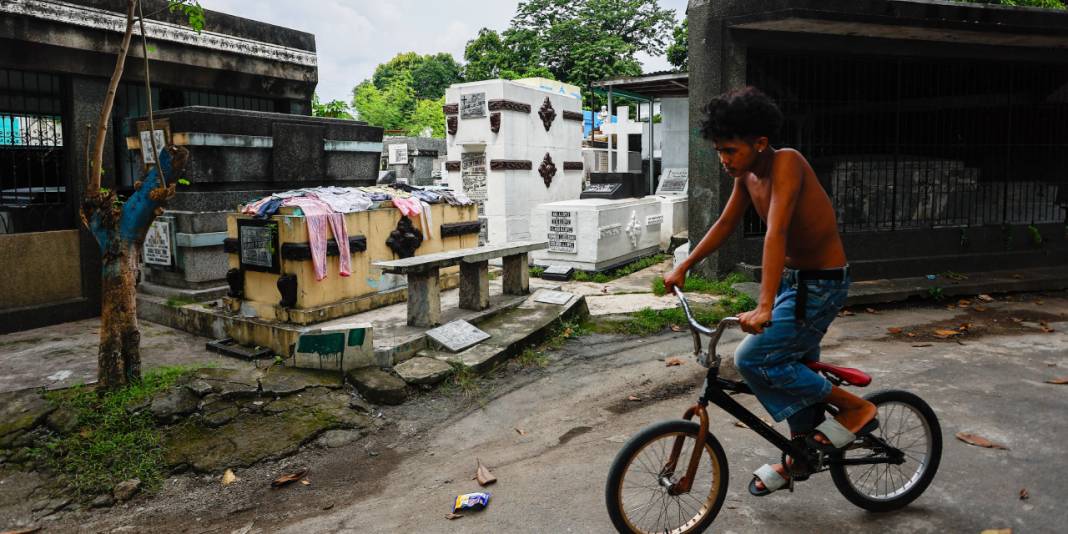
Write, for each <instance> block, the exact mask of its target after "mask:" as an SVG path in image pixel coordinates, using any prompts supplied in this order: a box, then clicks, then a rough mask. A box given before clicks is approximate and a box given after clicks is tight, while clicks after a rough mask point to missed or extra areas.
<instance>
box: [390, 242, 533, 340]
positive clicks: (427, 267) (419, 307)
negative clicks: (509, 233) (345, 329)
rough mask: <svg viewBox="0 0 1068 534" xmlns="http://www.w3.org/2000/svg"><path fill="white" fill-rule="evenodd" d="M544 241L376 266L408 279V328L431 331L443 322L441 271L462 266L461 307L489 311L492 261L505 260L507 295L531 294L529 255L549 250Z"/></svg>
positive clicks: (456, 251)
mask: <svg viewBox="0 0 1068 534" xmlns="http://www.w3.org/2000/svg"><path fill="white" fill-rule="evenodd" d="M546 246H547V244H546V243H545V242H544V241H541V242H534V241H517V242H513V243H509V244H506V245H488V246H484V247H476V248H466V249H461V250H450V251H448V252H437V253H434V254H425V255H422V256H413V257H411V258H405V259H402V260H390V261H376V262H374V264H373V265H374V266H375V267H377V268H379V269H382V272H384V273H389V274H403V275H405V276H407V277H408V324H409V325H411V326H421V327H429V326H435V325H437V324H439V323H440V322H441V290H440V288H439V286H438V275H439V272H440V270H441V269H443V268H445V267H451V266H453V265H459V266H460V307H461V308H463V309H465V310H476V311H477V310H484V309H486V308H488V307H489V260H491V259H495V258H503V259H504V278H503V279H502V285H503V286H504V294H506V295H526V294H527V293H528V292H529V291H530V272H529V270H528V269H529V267H528V262H527V254H528V253H530V252H531V251H534V250H541V249H543V248H546Z"/></svg>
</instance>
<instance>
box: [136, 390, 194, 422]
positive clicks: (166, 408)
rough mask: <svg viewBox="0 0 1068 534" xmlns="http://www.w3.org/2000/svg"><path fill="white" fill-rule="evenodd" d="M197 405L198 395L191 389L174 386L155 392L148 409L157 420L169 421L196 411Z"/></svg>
mask: <svg viewBox="0 0 1068 534" xmlns="http://www.w3.org/2000/svg"><path fill="white" fill-rule="evenodd" d="M199 405H200V396H199V395H197V394H196V393H194V392H193V390H191V389H189V388H186V387H183V386H176V387H172V388H169V389H167V390H164V391H161V392H159V393H157V394H156V396H155V397H153V398H152V405H151V406H149V408H148V409H149V411H151V412H152V417H155V418H156V420H157V421H170V420H172V419H174V418H176V417H179V416H183V415H188V414H191V413H193V412H195V411H197V407H198V406H199Z"/></svg>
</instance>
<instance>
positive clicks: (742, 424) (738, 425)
mask: <svg viewBox="0 0 1068 534" xmlns="http://www.w3.org/2000/svg"><path fill="white" fill-rule="evenodd" d="M734 426H736V427H738V428H749V425H747V424H745V423H743V422H741V421H735V422H734Z"/></svg>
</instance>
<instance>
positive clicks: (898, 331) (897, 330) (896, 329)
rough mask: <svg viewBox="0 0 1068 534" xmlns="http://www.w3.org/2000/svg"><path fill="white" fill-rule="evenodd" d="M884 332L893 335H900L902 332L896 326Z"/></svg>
mask: <svg viewBox="0 0 1068 534" xmlns="http://www.w3.org/2000/svg"><path fill="white" fill-rule="evenodd" d="M886 331H887V332H890V333H891V334H894V335H897V334H900V333H901V332H902V330H901V329H900V328H898V327H896V326H891V327H890V328H887V329H886Z"/></svg>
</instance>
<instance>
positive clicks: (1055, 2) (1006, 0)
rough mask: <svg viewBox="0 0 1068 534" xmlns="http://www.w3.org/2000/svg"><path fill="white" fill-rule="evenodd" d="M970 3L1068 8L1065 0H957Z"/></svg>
mask: <svg viewBox="0 0 1068 534" xmlns="http://www.w3.org/2000/svg"><path fill="white" fill-rule="evenodd" d="M956 1H957V2H966V3H969V4H997V5H1003V6H1023V7H1045V8H1049V9H1068V4H1065V2H1064V0H956Z"/></svg>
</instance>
